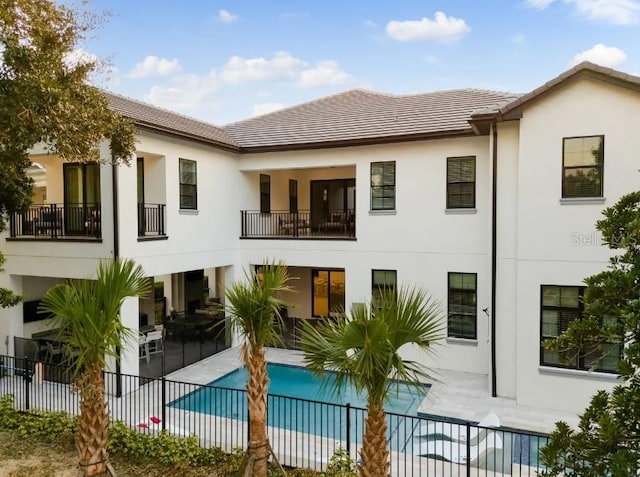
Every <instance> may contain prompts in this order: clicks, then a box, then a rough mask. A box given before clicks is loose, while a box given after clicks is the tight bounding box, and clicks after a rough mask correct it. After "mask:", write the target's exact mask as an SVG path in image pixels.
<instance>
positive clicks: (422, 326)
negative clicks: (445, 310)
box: [301, 288, 444, 477]
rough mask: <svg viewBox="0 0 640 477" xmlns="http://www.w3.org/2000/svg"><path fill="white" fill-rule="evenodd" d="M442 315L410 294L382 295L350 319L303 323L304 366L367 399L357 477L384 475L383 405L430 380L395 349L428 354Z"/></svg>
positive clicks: (386, 467) (438, 334)
mask: <svg viewBox="0 0 640 477" xmlns="http://www.w3.org/2000/svg"><path fill="white" fill-rule="evenodd" d="M443 322H444V318H443V314H442V313H441V311H440V307H439V305H438V304H437V303H436V302H434V301H433V300H432V299H431V298H430V297H429V296H427V295H426V293H425V292H424V291H422V290H420V289H415V288H401V289H400V290H399V292H398V294H397V296H396V295H395V294H392V293H383V294H381V295H380V298H378V299H376V301H375V303H374V304H373V305H372V306H366V305H363V306H358V307H355V308H354V309H353V310H352V311H351V313H350V316H345V317H339V318H328V319H326V320H324V321H322V322H320V324H319V325H318V326H317V327H315V328H314V327H313V326H311V325H309V324H306V323H305V326H304V327H303V332H302V336H301V347H302V351H303V352H304V360H305V364H306V366H307V367H308V368H309V369H310V370H311V371H312V372H314V373H315V374H317V375H319V376H322V375H324V373H325V370H327V369H330V370H333V371H336V373H337V374H336V379H335V387H336V389H337V390H339V389H340V388H341V387H342V385H343V383H344V382H345V381H350V382H351V383H352V384H353V385H354V386H355V388H356V389H357V390H358V391H359V392H366V394H367V418H366V421H365V429H364V438H363V441H362V450H361V455H362V466H361V467H360V474H361V475H362V476H363V477H387V476H388V475H389V449H388V446H387V422H386V420H385V416H384V410H383V405H384V402H385V401H386V400H387V399H388V398H389V396H390V394H392V391H393V389H394V388H395V387H396V386H397V385H398V383H397V381H393V380H396V379H397V380H401V381H405V382H407V383H409V384H413V385H415V386H417V387H421V386H422V384H421V383H423V382H424V381H427V380H430V377H429V373H428V370H427V369H426V367H425V366H424V365H422V364H421V363H420V362H419V361H410V360H406V359H404V358H403V357H402V354H401V348H403V347H405V346H407V345H413V346H415V347H417V348H418V349H420V350H422V351H424V352H430V351H432V349H433V345H434V344H435V343H436V342H437V341H438V340H439V339H441V333H442V326H443V325H442V324H443Z"/></svg>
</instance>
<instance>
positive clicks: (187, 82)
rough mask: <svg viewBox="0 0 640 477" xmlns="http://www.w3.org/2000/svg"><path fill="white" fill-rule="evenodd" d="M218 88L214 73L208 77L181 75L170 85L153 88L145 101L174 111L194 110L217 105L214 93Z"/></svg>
mask: <svg viewBox="0 0 640 477" xmlns="http://www.w3.org/2000/svg"><path fill="white" fill-rule="evenodd" d="M218 87H219V81H218V79H217V77H216V74H215V72H214V71H212V72H211V73H209V74H208V75H194V74H190V75H181V76H177V77H174V78H173V79H172V81H171V82H170V84H168V85H155V86H153V87H152V88H151V90H150V91H149V93H148V94H147V95H146V98H145V99H146V100H147V101H149V102H150V103H152V104H155V105H157V106H162V107H165V108H168V109H172V110H174V111H175V110H192V109H196V108H201V107H204V106H206V105H207V104H217V102H216V100H215V98H214V93H216V91H217V90H218Z"/></svg>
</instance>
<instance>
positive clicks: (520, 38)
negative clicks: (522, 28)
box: [511, 33, 524, 45]
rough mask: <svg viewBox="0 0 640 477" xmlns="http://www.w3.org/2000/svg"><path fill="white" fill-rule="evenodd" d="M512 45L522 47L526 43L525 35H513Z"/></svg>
mask: <svg viewBox="0 0 640 477" xmlns="http://www.w3.org/2000/svg"><path fill="white" fill-rule="evenodd" d="M511 43H513V44H514V45H522V44H523V43H524V34H523V33H518V34H517V35H513V36H512V37H511Z"/></svg>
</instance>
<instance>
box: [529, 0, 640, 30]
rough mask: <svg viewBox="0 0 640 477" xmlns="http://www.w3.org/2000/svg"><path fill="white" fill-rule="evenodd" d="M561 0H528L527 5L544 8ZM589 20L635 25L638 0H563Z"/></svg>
mask: <svg viewBox="0 0 640 477" xmlns="http://www.w3.org/2000/svg"><path fill="white" fill-rule="evenodd" d="M558 1H559V0H527V1H526V5H527V6H528V7H531V8H537V9H540V10H543V9H545V8H547V7H548V6H549V5H551V4H552V3H555V2H558ZM562 2H563V3H565V4H567V5H571V6H572V7H573V8H575V10H576V12H577V13H578V14H579V15H580V16H582V17H584V18H586V19H588V20H604V21H606V22H609V23H612V24H614V25H633V24H635V23H638V21H639V20H640V2H638V1H637V0H562Z"/></svg>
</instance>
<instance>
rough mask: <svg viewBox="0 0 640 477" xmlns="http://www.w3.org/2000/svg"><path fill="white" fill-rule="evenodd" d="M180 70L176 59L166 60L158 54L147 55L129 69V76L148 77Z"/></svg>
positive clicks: (180, 67)
mask: <svg viewBox="0 0 640 477" xmlns="http://www.w3.org/2000/svg"><path fill="white" fill-rule="evenodd" d="M180 71H182V66H180V62H179V61H178V60H177V59H175V58H174V59H173V60H167V59H166V58H160V57H158V56H147V57H146V58H145V59H144V60H142V61H141V62H140V63H138V64H136V66H135V67H134V68H133V70H131V72H130V73H129V74H128V75H127V76H128V77H129V78H148V77H150V76H171V75H175V74H177V73H180Z"/></svg>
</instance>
